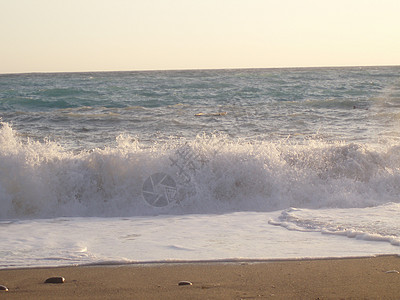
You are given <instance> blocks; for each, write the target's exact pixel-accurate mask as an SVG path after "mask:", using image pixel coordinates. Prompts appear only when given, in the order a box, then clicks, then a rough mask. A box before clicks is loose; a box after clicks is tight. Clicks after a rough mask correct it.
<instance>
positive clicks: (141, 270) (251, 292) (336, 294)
mask: <svg viewBox="0 0 400 300" xmlns="http://www.w3.org/2000/svg"><path fill="white" fill-rule="evenodd" d="M398 271H400V257H399V256H378V257H367V258H344V259H316V260H291V261H265V262H230V263H221V262H216V263H182V264H181V263H165V264H140V265H113V266H79V267H62V268H28V269H3V270H0V285H3V286H6V287H7V288H8V291H0V299H78V298H79V299H270V298H274V299H399V297H400V273H398ZM51 276H62V277H64V278H65V283H62V284H49V283H44V281H45V280H46V279H47V278H49V277H51ZM180 281H190V282H191V283H192V285H186V286H182V285H178V283H179V282H180Z"/></svg>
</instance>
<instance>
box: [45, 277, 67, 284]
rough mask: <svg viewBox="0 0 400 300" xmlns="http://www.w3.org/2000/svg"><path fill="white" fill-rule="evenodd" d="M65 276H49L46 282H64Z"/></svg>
mask: <svg viewBox="0 0 400 300" xmlns="http://www.w3.org/2000/svg"><path fill="white" fill-rule="evenodd" d="M64 282H65V278H64V277H61V276H56V277H50V278H47V279H46V281H45V282H44V283H64Z"/></svg>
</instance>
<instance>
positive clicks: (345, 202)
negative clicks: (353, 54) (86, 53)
mask: <svg viewBox="0 0 400 300" xmlns="http://www.w3.org/2000/svg"><path fill="white" fill-rule="evenodd" d="M0 117H1V120H0V121H1V124H0V240H1V243H0V268H20V267H41V266H64V265H87V264H114V263H121V264H123V263H148V262H176V261H178V262H186V261H237V260H250V261H251V260H263V259H298V258H327V257H353V256H357V257H358V256H371V255H380V254H400V247H399V246H400V67H347V68H288V69H238V70H184V71H146V72H95V73H33V74H3V75H0Z"/></svg>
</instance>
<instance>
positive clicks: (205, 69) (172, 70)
mask: <svg viewBox="0 0 400 300" xmlns="http://www.w3.org/2000/svg"><path fill="white" fill-rule="evenodd" d="M374 67H375V68H380V67H400V64H398V65H397V64H387V65H385V64H383V65H378V64H377V65H375V64H371V65H321V66H281V67H226V68H176V69H175V68H171V69H169V68H167V69H136V70H134V69H132V70H91V71H90V70H87V71H28V72H4V73H3V72H0V75H24V74H26V75H28V74H67V73H70V74H77V73H118V72H121V73H122V72H127V73H128V72H179V71H223V70H227V71H228V70H276V69H328V68H374Z"/></svg>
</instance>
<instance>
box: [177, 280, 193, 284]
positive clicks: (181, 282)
mask: <svg viewBox="0 0 400 300" xmlns="http://www.w3.org/2000/svg"><path fill="white" fill-rule="evenodd" d="M178 285H193V284H192V283H191V282H190V281H179V283H178Z"/></svg>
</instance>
